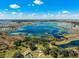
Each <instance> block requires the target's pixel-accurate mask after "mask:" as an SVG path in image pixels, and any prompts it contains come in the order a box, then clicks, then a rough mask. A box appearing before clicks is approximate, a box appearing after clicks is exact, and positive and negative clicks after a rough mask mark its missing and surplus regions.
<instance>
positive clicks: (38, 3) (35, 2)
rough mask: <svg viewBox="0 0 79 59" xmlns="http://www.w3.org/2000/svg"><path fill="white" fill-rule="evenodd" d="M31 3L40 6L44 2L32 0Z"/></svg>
mask: <svg viewBox="0 0 79 59" xmlns="http://www.w3.org/2000/svg"><path fill="white" fill-rule="evenodd" d="M33 3H34V4H37V5H41V4H43V3H44V2H43V1H41V0H34V1H33Z"/></svg>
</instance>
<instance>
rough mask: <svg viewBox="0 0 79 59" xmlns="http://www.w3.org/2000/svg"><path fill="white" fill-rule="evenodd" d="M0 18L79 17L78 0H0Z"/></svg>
mask: <svg viewBox="0 0 79 59" xmlns="http://www.w3.org/2000/svg"><path fill="white" fill-rule="evenodd" d="M0 19H79V0H0Z"/></svg>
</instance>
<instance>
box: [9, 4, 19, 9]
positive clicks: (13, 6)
mask: <svg viewBox="0 0 79 59" xmlns="http://www.w3.org/2000/svg"><path fill="white" fill-rule="evenodd" d="M10 8H13V9H17V8H20V6H19V5H17V4H11V5H10Z"/></svg>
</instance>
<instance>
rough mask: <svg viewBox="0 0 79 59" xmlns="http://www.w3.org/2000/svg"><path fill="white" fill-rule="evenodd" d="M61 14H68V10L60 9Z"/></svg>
mask: <svg viewBox="0 0 79 59" xmlns="http://www.w3.org/2000/svg"><path fill="white" fill-rule="evenodd" d="M62 13H63V14H70V12H69V11H68V10H64V11H62Z"/></svg>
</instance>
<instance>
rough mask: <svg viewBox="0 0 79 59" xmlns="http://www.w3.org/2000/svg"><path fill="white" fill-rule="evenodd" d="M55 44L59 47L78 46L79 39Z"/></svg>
mask: <svg viewBox="0 0 79 59" xmlns="http://www.w3.org/2000/svg"><path fill="white" fill-rule="evenodd" d="M57 46H58V47H61V48H67V47H74V46H79V40H75V41H71V42H69V43H67V44H60V45H57Z"/></svg>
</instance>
